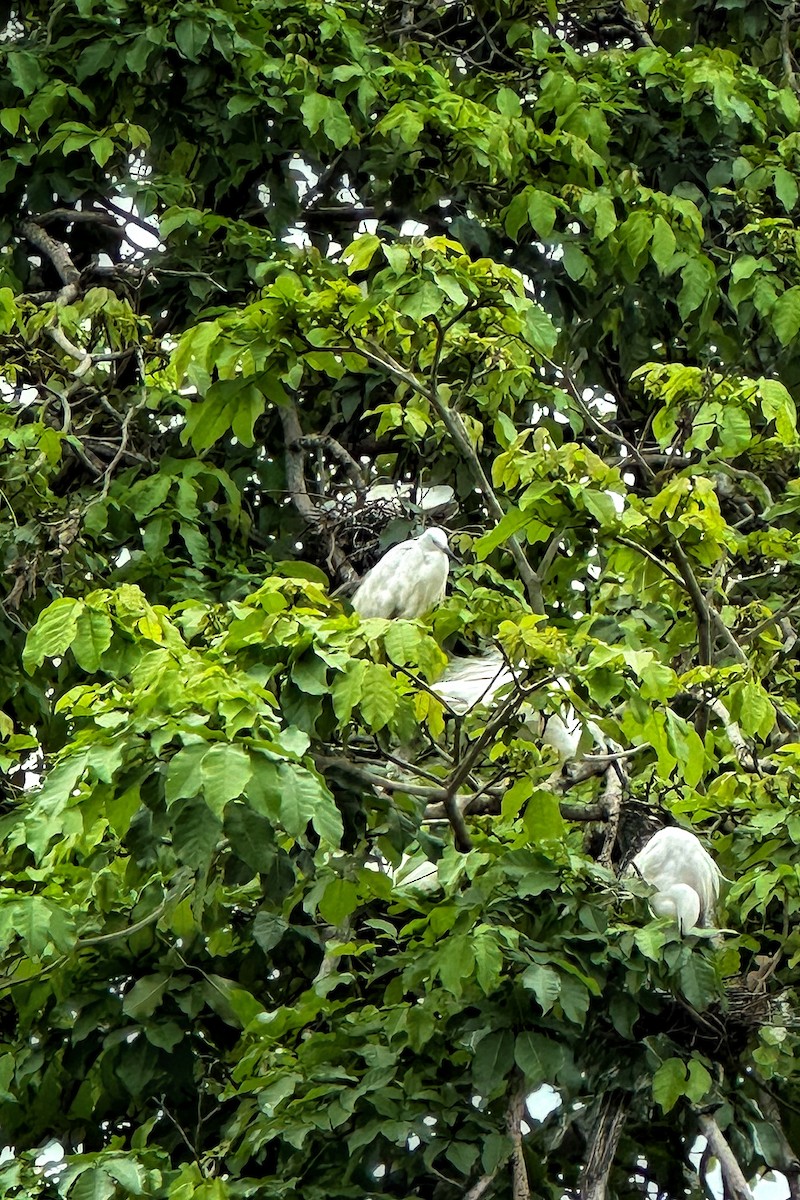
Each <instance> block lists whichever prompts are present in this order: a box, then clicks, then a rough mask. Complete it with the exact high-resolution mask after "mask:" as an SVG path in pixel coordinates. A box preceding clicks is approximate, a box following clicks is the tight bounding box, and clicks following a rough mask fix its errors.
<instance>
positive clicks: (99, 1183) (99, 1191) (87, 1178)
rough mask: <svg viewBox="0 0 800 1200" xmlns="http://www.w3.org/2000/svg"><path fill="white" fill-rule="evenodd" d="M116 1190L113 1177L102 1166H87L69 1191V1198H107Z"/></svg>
mask: <svg viewBox="0 0 800 1200" xmlns="http://www.w3.org/2000/svg"><path fill="white" fill-rule="evenodd" d="M116 1190H117V1185H116V1182H115V1180H114V1179H112V1178H111V1176H110V1175H108V1174H107V1173H106V1171H104V1170H103V1168H102V1167H87V1169H86V1170H85V1171H83V1172H82V1173H81V1175H80V1176H79V1177H78V1181H77V1183H74V1184H73V1185H72V1187H71V1188H70V1191H69V1198H70V1200H108V1198H109V1196H113V1195H114V1192H115V1191H116Z"/></svg>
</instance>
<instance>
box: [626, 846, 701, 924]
mask: <svg viewBox="0 0 800 1200" xmlns="http://www.w3.org/2000/svg"><path fill="white" fill-rule="evenodd" d="M631 869H633V870H634V871H637V872H638V873H639V875H641V877H642V879H644V881H645V882H646V883H649V884H652V886H653V887H654V888H655V889H656V891H655V895H654V896H652V897H651V898H650V908H651V909H652V911H653V913H654V915H655V916H657V917H674V919H675V920H676V921H677V924H678V929H679V930H680V932H681V934H686V933H688V932H689V930H690V929H694V928H699V929H707V928H709V927H710V926H713V925H714V916H715V909H716V904H717V897H718V896H719V883H720V879H721V877H722V876H721V873H720V869H719V867H718V866H717V864H716V863H715V862H714V860H713V858H712V857H711V855H710V854H709V853H708V851H707V850H706V849H704V847H703V846H702V845H701V844H700V839H699V838H697V837H696V836H695V835H694V834H693V833H690V832H689V830H688V829H675V828H668V829H659V830H658V831H657V832H656V833H654V834H653V836H652V837H651V838H650V841H649V842H647V843H646V844H645V845H644V846H643V847H642V849H641V850H640V851H639V853H638V854H637V855H636V856H635V857H634V858H633V859H632V860H631Z"/></svg>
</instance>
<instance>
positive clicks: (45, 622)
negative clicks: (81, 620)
mask: <svg viewBox="0 0 800 1200" xmlns="http://www.w3.org/2000/svg"><path fill="white" fill-rule="evenodd" d="M83 608H84V605H83V601H82V600H73V599H72V598H71V597H69V596H62V597H60V598H59V599H58V600H54V601H53V603H52V604H50V605H48V607H47V608H46V609H45V610H44V612H43V613H42V614H41V616H40V617H39V620H38V621H37V622H36V624H35V625H34V627H33V629H31V631H30V632H29V634H28V636H27V639H26V641H25V649H24V650H23V652H22V662H23V665H24V667H25V670H26V671H28V672H29V673H30V672H32V671H33V670H34V668H35V667H38V666H41V664H42V663H43V662H44V660H45V659H46V658H57V657H59V656H60V655H63V654H64V653H65V651H67V650H68V649H69V647H70V646H71V645H72V641H73V638H74V637H75V635H76V633H77V631H78V617H79V616H80V614H81V613H82V612H83Z"/></svg>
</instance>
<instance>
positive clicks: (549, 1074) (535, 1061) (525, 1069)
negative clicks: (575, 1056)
mask: <svg viewBox="0 0 800 1200" xmlns="http://www.w3.org/2000/svg"><path fill="white" fill-rule="evenodd" d="M514 1059H515V1061H516V1064H517V1066H518V1067H519V1069H520V1070H521V1071H522V1073H523V1074H524V1076H525V1083H526V1085H527V1086H528V1087H537V1086H538V1085H539V1084H541V1083H552V1082H553V1080H554V1079H555V1077H556V1073H557V1071H558V1069H559V1067H560V1066H561V1064H562V1062H563V1059H564V1052H563V1050H562V1049H561V1047H560V1046H559V1045H557V1043H556V1042H553V1041H551V1040H550V1038H547V1037H544V1036H543V1035H542V1034H541V1033H533V1032H530V1031H526V1032H523V1033H518V1034H517V1038H516V1041H515V1043H514Z"/></svg>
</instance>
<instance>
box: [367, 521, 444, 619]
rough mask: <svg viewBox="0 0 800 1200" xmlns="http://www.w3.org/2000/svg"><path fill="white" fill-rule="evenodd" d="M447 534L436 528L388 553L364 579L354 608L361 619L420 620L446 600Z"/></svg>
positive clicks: (394, 547)
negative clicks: (418, 618) (401, 618)
mask: <svg viewBox="0 0 800 1200" xmlns="http://www.w3.org/2000/svg"><path fill="white" fill-rule="evenodd" d="M452 557H454V556H453V554H452V552H451V550H450V547H449V545H448V544H447V534H446V533H445V531H444V530H443V529H439V528H437V527H436V526H434V527H433V528H431V529H426V530H425V532H424V533H423V534H421V535H420V536H419V537H416V538H410V539H409V540H408V541H406V542H400V544H399V545H397V546H392V548H391V550H387V551H386V553H385V554H384V556H383V558H381V559H379V560H378V562H377V563H376V564H375V566H374V567H373V568H372V570H371V571H368V572H367V574H366V575H365V576H364V578H363V579H362V581H361V583H360V584H359V586H358V588H357V589H356V592H355V595H354V596H353V608H354V609H355V610H356V612H358V613H360V614H361V616H362V617H405V618H407V619H410V618H413V617H419V616H421V615H422V614H423V613H426V612H429V611H430V610H431V609H432V608H435V606H436V605H437V604H439V603H440V602H441V601H442V600H443V599H444V592H445V587H446V585H447V575H448V571H449V569H450V563H449V559H451V558H452Z"/></svg>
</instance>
